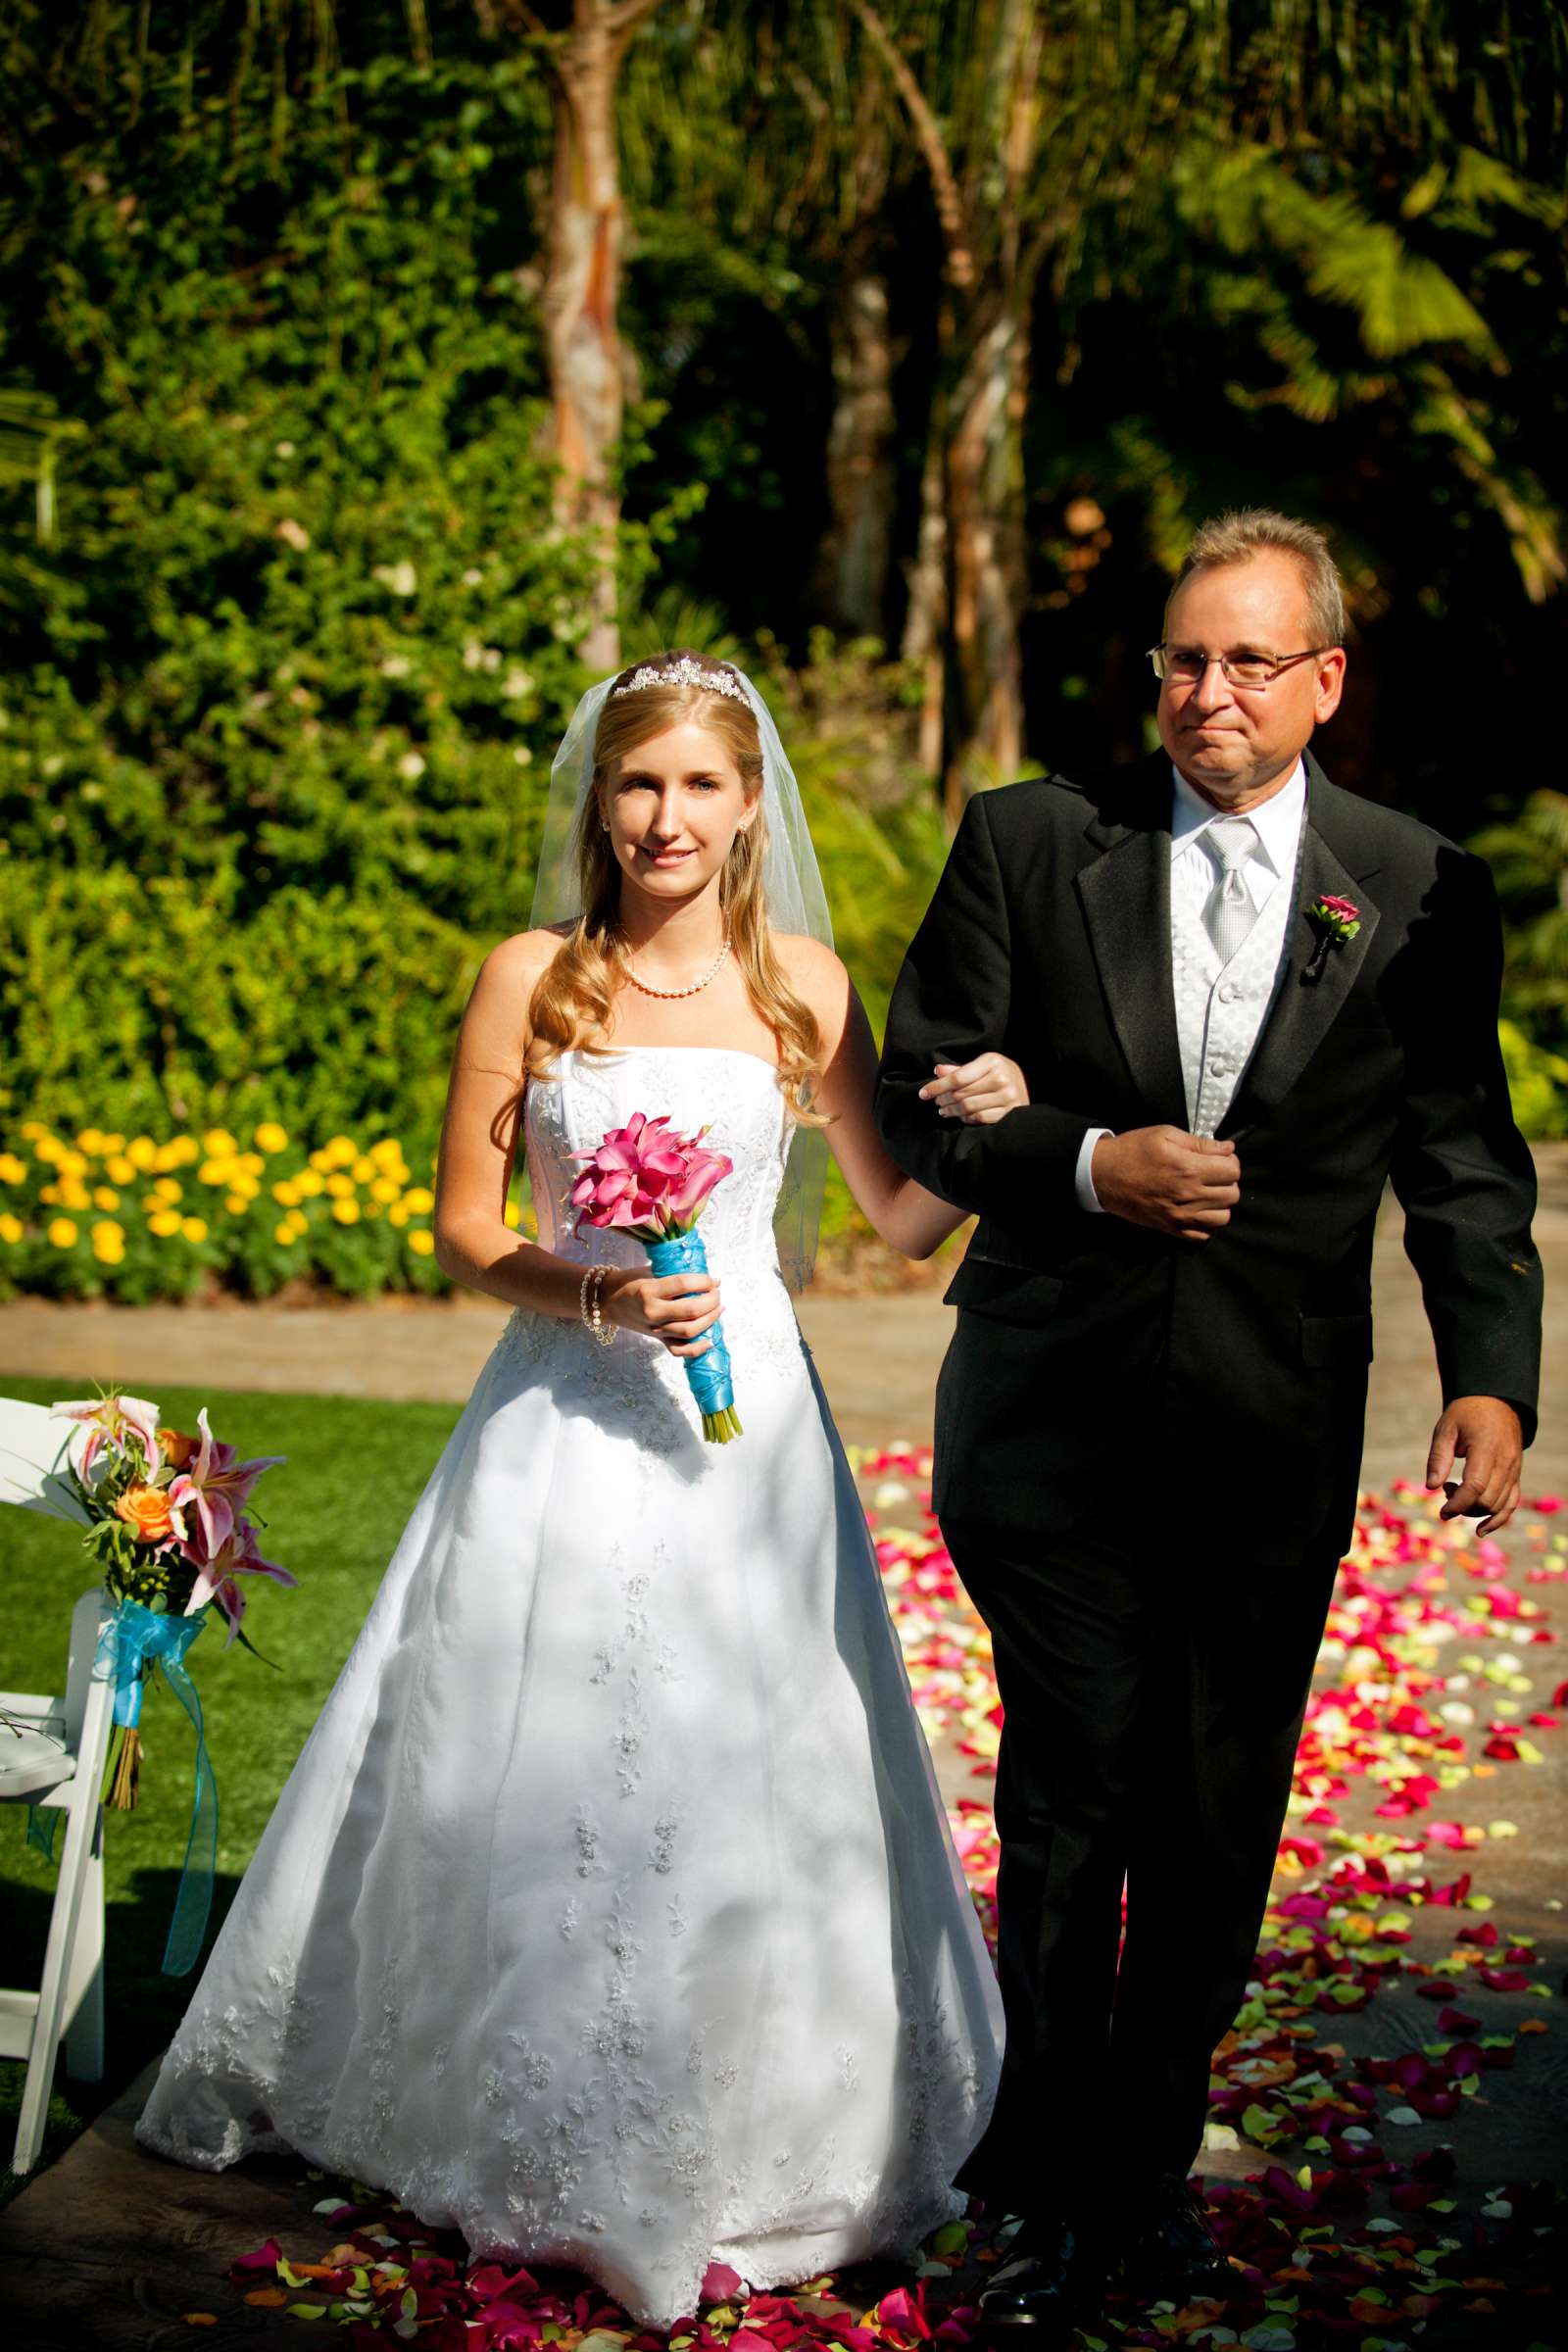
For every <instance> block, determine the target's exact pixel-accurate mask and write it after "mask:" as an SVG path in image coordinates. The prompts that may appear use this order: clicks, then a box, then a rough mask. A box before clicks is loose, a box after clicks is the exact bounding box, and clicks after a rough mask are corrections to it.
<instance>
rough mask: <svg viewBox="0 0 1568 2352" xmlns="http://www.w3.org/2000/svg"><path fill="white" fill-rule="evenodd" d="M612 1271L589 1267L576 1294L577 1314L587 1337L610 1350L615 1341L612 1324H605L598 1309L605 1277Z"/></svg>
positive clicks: (605, 1267) (609, 1267) (602, 1266)
mask: <svg viewBox="0 0 1568 2352" xmlns="http://www.w3.org/2000/svg"><path fill="white" fill-rule="evenodd" d="M613 1270H614V1269H613V1267H611V1266H606V1265H598V1266H589V1267H588V1268H587V1270H586V1271H585V1273H584V1275H583V1278H582V1284H581V1287H580V1288H579V1290H578V1293H577V1312H578V1313H579V1314H580V1315H581V1317H582V1319H583V1321H584V1323H585V1324H586V1325H587V1327H588V1333H589V1337H590V1338H591V1339H595V1340H597V1341H598V1343H599V1345H600V1347H601V1348H612V1347H613V1346H614V1341H615V1326H614V1325H613V1323H607V1322H606V1321H605V1319H604V1316H603V1315H602V1314H601V1312H600V1309H599V1298H600V1293H601V1292H602V1291H603V1289H604V1287H605V1276H606V1275H607V1274H610V1273H613ZM590 1285H591V1286H592V1289H593V1298H592V1299H591V1300H590V1299H589V1296H588V1292H589V1287H590Z"/></svg>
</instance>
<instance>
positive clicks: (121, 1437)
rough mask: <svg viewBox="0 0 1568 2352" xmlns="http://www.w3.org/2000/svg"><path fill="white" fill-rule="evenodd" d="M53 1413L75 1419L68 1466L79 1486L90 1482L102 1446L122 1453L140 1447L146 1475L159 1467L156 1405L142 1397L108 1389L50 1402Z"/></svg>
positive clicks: (88, 1484) (64, 1419)
mask: <svg viewBox="0 0 1568 2352" xmlns="http://www.w3.org/2000/svg"><path fill="white" fill-rule="evenodd" d="M49 1410H50V1412H51V1414H52V1415H54V1416H55V1417H56V1418H57V1419H59V1420H62V1421H74V1422H75V1423H76V1427H75V1428H74V1429H73V1431H72V1433H71V1438H70V1442H69V1446H68V1451H69V1453H70V1457H71V1467H72V1468H73V1470H74V1472H75V1473H76V1476H77V1477H78V1478H79V1479H80V1481H81V1483H82V1485H83V1486H84V1487H85V1486H90V1485H91V1484H92V1468H93V1464H94V1463H95V1462H96V1461H97V1459H98V1456H99V1455H100V1454H101V1453H102V1452H103V1450H104V1448H105V1446H108V1447H110V1448H111V1449H112V1450H114V1451H116V1452H120V1453H123V1452H125V1451H127V1450H128V1448H129V1447H130V1446H140V1447H141V1450H142V1452H143V1454H144V1455H145V1457H146V1461H145V1468H146V1471H147V1474H148V1476H149V1477H150V1476H151V1475H152V1473H153V1472H154V1471H155V1470H156V1469H157V1468H158V1466H159V1462H160V1460H161V1458H162V1457H161V1456H160V1454H159V1451H158V1407H157V1405H156V1404H149V1403H148V1401H147V1399H146V1397H122V1396H120V1395H119V1394H118V1393H117V1392H114V1391H111V1393H110V1395H109V1396H107V1397H84V1398H83V1399H82V1401H81V1402H80V1403H79V1404H52V1405H51V1406H50V1407H49Z"/></svg>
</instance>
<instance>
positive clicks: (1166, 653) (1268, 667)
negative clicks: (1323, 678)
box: [1149, 645, 1333, 686]
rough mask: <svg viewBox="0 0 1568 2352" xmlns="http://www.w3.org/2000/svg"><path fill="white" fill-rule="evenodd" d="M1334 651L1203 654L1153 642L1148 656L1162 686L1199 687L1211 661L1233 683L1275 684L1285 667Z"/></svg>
mask: <svg viewBox="0 0 1568 2352" xmlns="http://www.w3.org/2000/svg"><path fill="white" fill-rule="evenodd" d="M1332 651H1333V648H1332V647H1331V646H1327V645H1309V646H1308V647H1307V649H1306V651H1305V653H1304V654H1202V653H1200V652H1199V651H1198V649H1197V647H1196V646H1191V645H1152V646H1151V647H1150V649H1149V659H1150V661H1151V662H1152V663H1153V665H1154V675H1155V677H1156V678H1158V679H1159V681H1160V683H1161V685H1163V684H1164V682H1165V680H1166V679H1167V678H1174V679H1175V680H1176V681H1177V683H1178V684H1180V685H1183V686H1196V685H1197V684H1198V682H1199V680H1200V679H1201V676H1202V675H1203V672H1204V671H1205V670H1206V669H1207V667H1208V665H1209V663H1210V662H1218V663H1219V665H1220V668H1221V669H1222V670H1223V671H1224V673H1225V676H1226V678H1227V680H1228V681H1229V683H1230V684H1231V685H1232V686H1272V684H1273V683H1274V680H1275V679H1276V678H1277V677H1278V676H1279V674H1280V671H1281V670H1282V669H1294V668H1295V666H1296V664H1297V662H1311V661H1313V660H1315V658H1316V657H1317V656H1318V655H1319V654H1327V653H1331V652H1332Z"/></svg>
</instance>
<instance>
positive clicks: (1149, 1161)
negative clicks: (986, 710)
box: [876, 796, 1241, 1242]
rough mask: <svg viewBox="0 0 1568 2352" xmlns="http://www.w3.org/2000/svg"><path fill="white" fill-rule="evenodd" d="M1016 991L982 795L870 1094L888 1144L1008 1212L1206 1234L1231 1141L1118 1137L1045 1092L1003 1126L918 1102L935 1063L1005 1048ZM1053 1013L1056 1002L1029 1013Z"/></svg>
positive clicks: (1232, 1187) (932, 910) (892, 1017)
mask: <svg viewBox="0 0 1568 2352" xmlns="http://www.w3.org/2000/svg"><path fill="white" fill-rule="evenodd" d="M1011 998H1012V953H1011V940H1010V936H1009V924H1008V913H1007V900H1006V894H1005V890H1004V888H1003V883H1002V870H1001V866H1000V863H999V861H998V858H997V852H996V844H995V842H994V840H993V838H992V833H991V825H990V819H989V814H988V811H987V808H986V803H985V800H984V798H983V797H980V796H977V797H976V798H975V799H974V800H972V801H971V802H970V803H969V806H968V808H967V809H965V810H964V814H963V821H962V823H961V824H960V825H959V827H958V833H957V838H956V841H955V842H954V845H953V850H952V853H951V855H950V856H949V858H948V862H947V866H946V868H945V870H944V872H943V876H942V879H941V881H940V882H939V883H938V885H937V890H936V896H935V897H934V898H933V899H932V901H931V905H930V907H929V908H928V909H927V911H926V917H925V920H924V922H923V923H922V924H921V925H920V928H919V930H918V931H917V932H916V934H915V938H914V944H913V946H912V947H911V948H910V950H909V953H908V955H907V956H906V957H905V960H904V969H903V971H902V972H901V973H900V974H899V983H898V986H897V988H896V989H895V990H894V992H893V1003H892V1006H891V1008H890V1010H889V1013H888V1033H887V1044H886V1046H885V1048H884V1050H883V1054H882V1069H881V1075H880V1077H879V1078H878V1081H877V1093H876V1119H877V1125H878V1127H879V1128H880V1129H881V1131H882V1140H883V1142H884V1143H885V1144H886V1146H887V1148H888V1151H889V1152H890V1153H891V1155H892V1157H893V1158H894V1159H896V1160H897V1161H898V1163H899V1165H900V1166H901V1167H902V1168H907V1170H908V1172H909V1174H910V1175H911V1176H913V1177H915V1178H916V1179H917V1180H918V1181H919V1182H920V1183H921V1184H923V1185H924V1186H925V1187H926V1189H927V1190H928V1191H929V1192H933V1193H937V1194H940V1196H941V1197H942V1199H943V1200H945V1201H953V1202H955V1203H956V1206H958V1207H959V1208H963V1209H967V1210H969V1211H970V1212H971V1213H973V1214H976V1215H979V1216H990V1217H997V1218H999V1219H1000V1220H1001V1221H1002V1222H1003V1223H1004V1224H1023V1223H1025V1222H1038V1221H1039V1219H1040V1218H1041V1216H1042V1214H1043V1213H1045V1214H1050V1215H1051V1216H1053V1217H1055V1216H1059V1215H1060V1214H1062V1213H1064V1212H1067V1213H1070V1212H1072V1211H1073V1210H1077V1211H1079V1212H1087V1213H1090V1214H1093V1213H1094V1212H1095V1211H1096V1210H1098V1209H1106V1210H1108V1211H1110V1213H1111V1214H1112V1215H1115V1216H1118V1217H1122V1218H1125V1219H1126V1220H1127V1221H1128V1222H1129V1223H1131V1224H1134V1225H1144V1226H1147V1227H1148V1228H1149V1229H1150V1231H1151V1232H1153V1233H1159V1234H1164V1235H1166V1236H1167V1237H1173V1238H1175V1239H1178V1240H1181V1241H1183V1242H1205V1241H1207V1240H1208V1238H1209V1236H1210V1235H1211V1234H1212V1233H1214V1232H1215V1231H1217V1230H1218V1228H1219V1227H1220V1226H1222V1225H1224V1224H1226V1223H1227V1222H1228V1221H1229V1218H1230V1212H1231V1208H1232V1206H1233V1205H1234V1203H1235V1201H1237V1199H1238V1197H1239V1193H1238V1187H1239V1181H1240V1175H1241V1170H1240V1165H1239V1163H1238V1160H1237V1156H1236V1150H1235V1147H1234V1145H1231V1144H1221V1143H1216V1142H1215V1141H1213V1140H1212V1139H1211V1138H1208V1137H1201V1136H1191V1135H1188V1134H1186V1133H1185V1132H1184V1131H1183V1130H1182V1129H1180V1128H1177V1127H1134V1128H1131V1129H1129V1130H1128V1131H1127V1132H1126V1133H1125V1134H1122V1135H1112V1134H1111V1133H1110V1132H1109V1130H1108V1129H1106V1128H1103V1127H1101V1126H1100V1125H1099V1124H1098V1123H1096V1122H1092V1121H1090V1120H1088V1119H1085V1118H1083V1117H1082V1116H1081V1115H1080V1114H1079V1113H1078V1112H1076V1111H1068V1110H1061V1109H1059V1108H1056V1107H1055V1106H1054V1105H1053V1104H1051V1103H1040V1102H1030V1103H1027V1104H1024V1105H1023V1106H1021V1107H1020V1108H1018V1109H1016V1110H1009V1112H1008V1113H1007V1116H1006V1117H1005V1119H1003V1120H1002V1121H1001V1122H1000V1123H999V1124H997V1125H995V1126H960V1125H959V1124H958V1123H957V1122H956V1121H955V1120H952V1119H945V1118H942V1117H941V1116H939V1114H938V1112H937V1108H936V1105H935V1103H933V1102H922V1101H921V1099H920V1089H921V1087H922V1086H925V1085H927V1084H928V1083H929V1081H930V1079H931V1077H932V1073H933V1071H934V1070H935V1067H936V1065H937V1063H938V1062H939V1061H953V1062H967V1061H972V1060H973V1059H974V1058H975V1056H976V1055H977V1054H984V1053H987V1052H994V1051H998V1050H1004V1051H1005V1038H1006V1034H1007V1016H1008V1008H1009V1005H1010V1004H1011ZM1051 1017H1052V1016H1051V1008H1050V1006H1048V1005H1040V1006H1038V1007H1036V1008H1034V1009H1033V1010H1032V1012H1031V1018H1032V1019H1038V1020H1040V1021H1042V1022H1044V1021H1048V1020H1049V1019H1050V1018H1051Z"/></svg>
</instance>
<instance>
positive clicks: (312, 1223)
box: [0, 1119, 531, 1301]
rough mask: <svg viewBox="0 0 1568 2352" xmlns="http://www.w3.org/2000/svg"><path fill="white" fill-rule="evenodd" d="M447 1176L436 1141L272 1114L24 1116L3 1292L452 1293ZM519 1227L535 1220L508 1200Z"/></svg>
mask: <svg viewBox="0 0 1568 2352" xmlns="http://www.w3.org/2000/svg"><path fill="white" fill-rule="evenodd" d="M434 1182H435V1154H434V1152H432V1151H430V1150H428V1149H427V1148H426V1149H423V1150H413V1151H407V1150H405V1148H404V1146H403V1144H402V1143H400V1142H399V1141H398V1140H397V1139H396V1138H395V1137H392V1136H376V1137H371V1138H367V1139H361V1138H359V1137H356V1136H350V1135H334V1136H329V1137H328V1138H327V1139H326V1141H325V1142H324V1143H316V1144H313V1143H312V1142H311V1141H309V1140H308V1139H305V1138H300V1137H296V1136H294V1135H292V1134H291V1133H290V1131H289V1130H288V1129H287V1128H286V1127H284V1126H282V1125H281V1124H280V1123H279V1122H278V1121H277V1120H275V1119H263V1120H261V1121H259V1122H258V1123H257V1124H256V1125H255V1126H253V1127H250V1128H249V1129H248V1130H247V1132H246V1133H245V1134H244V1135H235V1134H231V1133H230V1132H229V1130H228V1129H227V1128H225V1127H208V1128H205V1129H201V1130H199V1131H193V1132H190V1133H179V1134H174V1135H172V1136H168V1137H166V1138H164V1139H162V1140H159V1139H156V1138H155V1137H153V1136H150V1135H131V1136H126V1135H122V1134H118V1133H113V1132H110V1131H107V1130H104V1129H100V1128H97V1127H84V1128H83V1129H82V1130H81V1132H80V1133H79V1134H77V1135H74V1136H73V1135H67V1134H61V1133H58V1132H57V1131H56V1130H55V1129H54V1128H53V1127H51V1126H49V1125H47V1124H46V1123H45V1122H44V1121H42V1120H40V1119H25V1120H24V1121H23V1122H22V1125H21V1127H20V1129H19V1130H18V1132H17V1136H16V1139H15V1143H14V1146H9V1147H8V1148H6V1149H0V1295H9V1294H14V1293H16V1292H19V1291H43V1292H46V1293H51V1294H53V1295H54V1296H56V1297H62V1298H94V1297H103V1296H108V1297H111V1298H118V1299H126V1300H130V1301H136V1300H141V1299H156V1298H185V1297H189V1296H190V1295H191V1293H192V1292H194V1291H196V1290H199V1289H201V1288H204V1287H210V1286H211V1285H213V1284H214V1283H217V1284H219V1285H221V1286H222V1287H225V1288H229V1289H233V1290H238V1291H242V1292H245V1293H248V1294H249V1295H251V1296H253V1297H264V1296H266V1295H267V1294H268V1293H270V1292H272V1291H275V1290H278V1289H280V1288H281V1287H282V1286H283V1284H285V1283H287V1282H292V1281H299V1280H307V1281H311V1282H315V1283H319V1284H320V1285H322V1286H324V1287H326V1288H328V1289H331V1290H334V1291H339V1292H342V1293H345V1294H347V1295H349V1296H354V1297H366V1296H369V1295H371V1294H373V1293H375V1292H377V1291H381V1290H386V1289H402V1290H421V1291H433V1290H439V1289H442V1288H444V1287H445V1283H444V1277H443V1276H442V1275H441V1273H440V1271H439V1269H438V1268H437V1266H436V1264H435V1239H434V1235H433V1233H432V1231H431V1217H432V1214H433V1212H434V1208H435V1191H434ZM507 1222H508V1224H509V1225H512V1226H514V1227H516V1226H518V1225H520V1224H523V1223H525V1222H529V1223H531V1220H525V1219H524V1217H523V1215H522V1213H521V1212H520V1211H519V1209H518V1207H517V1204H516V1202H515V1201H509V1202H508V1204H507Z"/></svg>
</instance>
